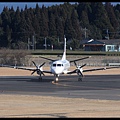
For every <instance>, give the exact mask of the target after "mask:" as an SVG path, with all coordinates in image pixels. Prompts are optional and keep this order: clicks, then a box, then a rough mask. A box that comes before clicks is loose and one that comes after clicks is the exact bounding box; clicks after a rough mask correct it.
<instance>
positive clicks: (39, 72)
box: [31, 61, 45, 76]
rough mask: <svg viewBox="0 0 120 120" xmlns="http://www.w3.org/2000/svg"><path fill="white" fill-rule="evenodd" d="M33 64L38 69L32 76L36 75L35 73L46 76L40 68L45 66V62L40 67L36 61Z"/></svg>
mask: <svg viewBox="0 0 120 120" xmlns="http://www.w3.org/2000/svg"><path fill="white" fill-rule="evenodd" d="M32 62H33V64H34V65H35V67H36V69H35V70H34V71H33V72H32V73H31V75H32V74H34V73H35V72H37V74H39V75H40V76H41V74H43V75H44V73H43V72H42V71H41V70H40V68H41V67H42V66H43V65H44V64H45V62H44V63H43V64H41V65H39V66H37V65H36V63H35V62H34V61H32ZM44 76H45V75H44Z"/></svg>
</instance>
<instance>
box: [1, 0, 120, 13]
mask: <svg viewBox="0 0 120 120" xmlns="http://www.w3.org/2000/svg"><path fill="white" fill-rule="evenodd" d="M36 3H38V5H39V6H40V7H41V6H42V5H43V4H44V5H45V6H46V7H48V6H51V5H56V4H63V3H64V2H0V13H1V12H2V11H3V8H4V6H8V8H11V7H12V6H13V8H14V10H16V8H17V7H18V6H19V8H20V9H21V8H22V9H24V8H25V5H26V4H27V7H28V8H30V7H31V8H35V6H36ZM70 3H71V4H74V3H75V2H70ZM111 3H112V4H113V5H116V4H120V2H111Z"/></svg>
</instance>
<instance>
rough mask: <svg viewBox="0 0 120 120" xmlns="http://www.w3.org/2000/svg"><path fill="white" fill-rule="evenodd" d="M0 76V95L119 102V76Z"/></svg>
mask: <svg viewBox="0 0 120 120" xmlns="http://www.w3.org/2000/svg"><path fill="white" fill-rule="evenodd" d="M53 80H54V76H43V80H42V81H40V80H38V76H0V94H26V95H43V96H57V97H70V98H86V99H101V100H103V99H104V100H120V75H85V76H84V78H83V81H82V82H81V81H78V76H77V75H70V76H60V77H59V82H58V83H54V82H53Z"/></svg>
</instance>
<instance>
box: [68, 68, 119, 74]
mask: <svg viewBox="0 0 120 120" xmlns="http://www.w3.org/2000/svg"><path fill="white" fill-rule="evenodd" d="M113 68H120V66H113V67H103V68H93V69H86V70H82V72H91V71H98V70H106V69H113ZM77 70H78V69H75V70H73V71H70V72H68V73H67V74H74V73H76V72H77Z"/></svg>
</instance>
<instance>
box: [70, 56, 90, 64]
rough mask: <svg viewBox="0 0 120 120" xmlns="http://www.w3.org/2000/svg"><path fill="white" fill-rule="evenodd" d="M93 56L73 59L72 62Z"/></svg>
mask: <svg viewBox="0 0 120 120" xmlns="http://www.w3.org/2000/svg"><path fill="white" fill-rule="evenodd" d="M90 57H91V56H88V57H84V58H79V59H75V60H71V61H70V63H71V62H76V61H79V60H83V59H87V58H90Z"/></svg>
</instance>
